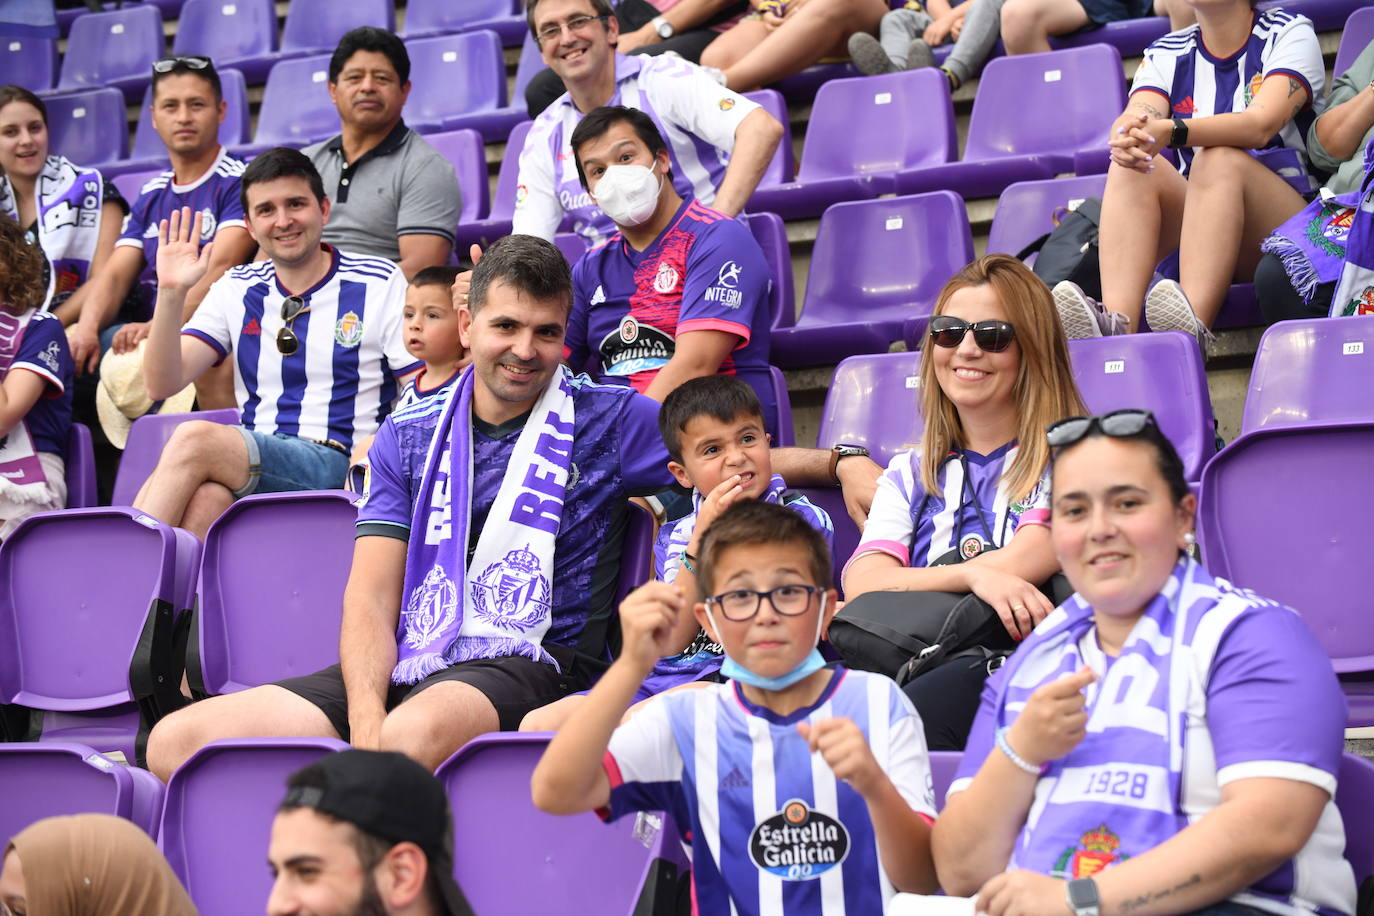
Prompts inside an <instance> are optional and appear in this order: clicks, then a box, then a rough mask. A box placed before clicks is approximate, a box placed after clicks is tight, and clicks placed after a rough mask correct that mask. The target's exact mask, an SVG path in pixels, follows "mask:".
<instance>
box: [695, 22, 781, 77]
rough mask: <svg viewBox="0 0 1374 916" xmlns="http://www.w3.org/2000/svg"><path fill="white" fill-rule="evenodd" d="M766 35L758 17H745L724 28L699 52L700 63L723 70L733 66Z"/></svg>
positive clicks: (765, 30) (765, 29) (766, 31)
mask: <svg viewBox="0 0 1374 916" xmlns="http://www.w3.org/2000/svg"><path fill="white" fill-rule="evenodd" d="M766 37H768V29H767V28H766V27H765V26H764V24H763V23H762V22H761V21H760V20H758V19H745V20H743V21H741V22H739V23H737V24H736V25H734V26H731V27H730V28H728V29H726V30H725V31H724V32H722V33H721V34H720V37H719V38H717V39H716V40H715V41H713V42H711V43H710V44H709V45H707V46H706V50H705V51H702V52H701V65H702V66H703V67H715V68H716V69H717V70H724V69H726V68H727V67H733V66H734V65H735V64H736V63H738V62H739V61H740V60H741V59H742V58H743V57H744V56H745V55H746V54H748V53H749V51H750V50H751V49H753V48H756V47H758V45H759V43H760V42H762V41H763V40H764V38H766Z"/></svg>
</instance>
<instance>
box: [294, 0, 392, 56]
mask: <svg viewBox="0 0 1374 916" xmlns="http://www.w3.org/2000/svg"><path fill="white" fill-rule="evenodd" d="M364 25H371V26H376V27H377V28H379V29H386V30H387V31H388V32H389V31H392V30H393V29H395V28H396V5H395V3H393V2H392V0H349V2H347V3H339V2H337V0H291V6H290V7H289V8H288V9H287V11H286V23H285V25H283V26H282V30H281V50H280V51H279V52H278V57H300V56H302V55H305V54H332V53H333V51H334V46H335V45H337V44H338V43H339V39H340V38H343V36H344V33H345V32H348V31H350V30H352V29H356V28H358V27H359V26H364Z"/></svg>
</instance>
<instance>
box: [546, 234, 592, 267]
mask: <svg viewBox="0 0 1374 916" xmlns="http://www.w3.org/2000/svg"><path fill="white" fill-rule="evenodd" d="M553 243H554V244H555V245H557V246H558V250H559V251H561V252H562V253H563V259H564V260H566V261H567V262H568V266H572V265H573V264H576V263H577V262H578V261H579V260H580V259H581V257H582V256H583V255H584V254H586V253H587V240H586V239H584V238H583V237H582V236H580V235H578V234H577V233H576V232H560V233H558V234H557V235H555V236H554V237H553Z"/></svg>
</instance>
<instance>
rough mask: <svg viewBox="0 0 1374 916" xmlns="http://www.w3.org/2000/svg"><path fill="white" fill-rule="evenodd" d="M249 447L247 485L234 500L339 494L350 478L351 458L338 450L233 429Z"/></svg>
mask: <svg viewBox="0 0 1374 916" xmlns="http://www.w3.org/2000/svg"><path fill="white" fill-rule="evenodd" d="M234 428H235V429H237V430H238V431H239V432H240V433H241V434H242V435H243V442H244V444H245V445H247V446H248V482H247V483H246V484H244V485H243V486H242V487H240V488H239V489H237V490H235V491H234V498H235V499H242V498H243V497H245V496H247V495H248V494H250V493H284V492H287V491H290V490H337V489H339V488H340V487H342V486H343V482H344V477H345V475H347V474H348V456H347V455H345V454H344V453H343V452H341V451H339V450H338V449H333V448H330V447H329V446H327V445H320V444H318V443H316V442H311V441H310V440H309V439H302V438H300V437H299V436H288V435H286V434H285V433H270V434H269V433H260V432H256V431H254V430H251V429H245V428H243V427H242V426H236V427H234Z"/></svg>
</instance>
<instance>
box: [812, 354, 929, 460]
mask: <svg viewBox="0 0 1374 916" xmlns="http://www.w3.org/2000/svg"><path fill="white" fill-rule="evenodd" d="M920 371H921V354H920V353H919V352H918V351H908V352H905V353H878V354H871V355H867V356H851V357H849V358H848V359H846V360H844V361H842V362H841V363H840V364H839V365H838V366H836V367H835V377H834V378H833V379H832V380H831V382H830V389H829V390H828V391H827V392H826V395H825V406H824V407H823V408H822V409H821V425H820V430H819V432H818V433H817V435H816V446H817V447H818V448H831V447H832V446H835V445H838V444H839V443H841V442H843V443H845V444H847V445H862V446H863V447H864V448H866V449H868V450H869V452H871V453H872V456H873V460H874V461H876V462H878V464H880V465H882V466H883V467H886V466H887V463H888V462H889V461H891V460H892V456H893V455H895V454H897V453H898V452H901V451H905V450H906V449H909V448H915V447H916V446H917V445H919V444H920V443H921V437H922V435H924V432H925V426H924V424H925V421H924V419H923V418H922V415H921V397H920V387H919V385H920V378H921V376H920Z"/></svg>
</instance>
